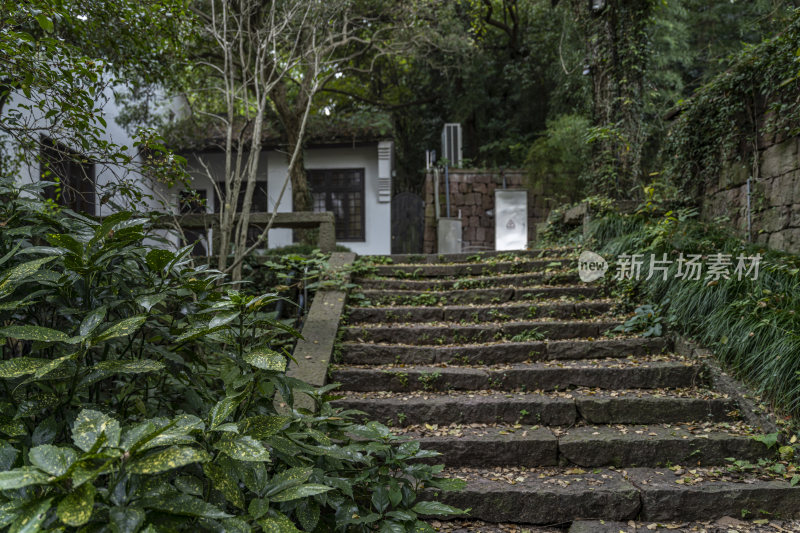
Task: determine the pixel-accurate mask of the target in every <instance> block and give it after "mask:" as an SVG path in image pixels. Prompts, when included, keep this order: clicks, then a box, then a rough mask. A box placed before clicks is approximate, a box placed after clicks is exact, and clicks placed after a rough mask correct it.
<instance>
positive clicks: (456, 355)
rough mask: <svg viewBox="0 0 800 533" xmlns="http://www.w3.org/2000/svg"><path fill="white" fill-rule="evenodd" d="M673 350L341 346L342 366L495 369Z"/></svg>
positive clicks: (620, 343) (634, 345)
mask: <svg viewBox="0 0 800 533" xmlns="http://www.w3.org/2000/svg"><path fill="white" fill-rule="evenodd" d="M671 349H672V343H671V342H670V340H669V339H667V338H664V337H658V338H642V337H628V338H619V339H598V340H591V341H590V340H557V341H549V342H544V341H534V342H505V343H494V344H470V345H458V346H419V345H407V344H369V343H359V342H347V343H342V344H341V345H340V346H339V351H340V358H341V361H340V362H341V363H344V364H350V365H390V364H395V363H405V364H410V365H432V364H440V363H448V364H451V365H452V364H477V365H484V364H487V365H494V364H503V363H523V362H526V361H544V360H565V361H568V360H580V359H599V358H602V357H617V358H623V357H628V356H641V355H649V354H657V353H662V352H666V351H669V350H671Z"/></svg>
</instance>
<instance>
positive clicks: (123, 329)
mask: <svg viewBox="0 0 800 533" xmlns="http://www.w3.org/2000/svg"><path fill="white" fill-rule="evenodd" d="M146 319H147V317H145V316H132V317H129V318H123V319H122V320H120V321H119V322H116V323H114V324H112V325H111V326H110V327H109V328H107V329H105V330H104V331H102V332H101V333H100V334H99V335H96V336H94V337H93V338H92V343H98V342H103V341H107V340H108V339H114V338H116V337H124V336H126V335H131V334H133V333H136V330H137V329H139V326H141V325H142V324H144V321H145V320H146Z"/></svg>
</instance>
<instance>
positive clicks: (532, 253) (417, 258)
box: [361, 247, 576, 264]
mask: <svg viewBox="0 0 800 533" xmlns="http://www.w3.org/2000/svg"><path fill="white" fill-rule="evenodd" d="M575 250H576V249H575V248H572V247H564V248H541V249H538V250H536V249H534V250H512V251H497V250H487V251H483V252H457V253H450V254H389V255H380V256H376V255H364V256H361V257H363V258H364V259H366V260H371V258H374V257H389V258H391V259H392V261H394V262H398V263H400V262H406V263H420V264H437V263H441V262H448V263H452V262H458V260H459V259H462V260H466V259H467V258H471V257H481V258H483V257H485V258H492V257H497V256H498V255H507V254H512V255H517V256H520V257H536V258H542V259H545V258H548V257H554V256H553V255H552V254H564V253H567V254H568V253H572V252H574V251H575ZM412 259H414V260H412ZM401 260H406V261H401ZM443 260H444V261H443ZM462 262H463V261H462Z"/></svg>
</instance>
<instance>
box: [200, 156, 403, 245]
mask: <svg viewBox="0 0 800 533" xmlns="http://www.w3.org/2000/svg"><path fill="white" fill-rule="evenodd" d="M304 157H305V166H306V168H307V169H310V170H313V169H337V168H341V169H345V168H347V169H355V168H363V169H364V209H365V211H364V220H365V228H364V230H365V240H364V241H363V242H353V241H347V242H340V243H339V244H341V245H342V246H346V247H348V248H349V249H351V250H352V251H354V252H356V253H359V254H384V253H386V254H388V253H389V252H390V249H391V204H390V203H389V202H379V201H378V146H377V145H371V146H358V147H334V148H310V149H308V150H306V151H305V154H304ZM199 159H202V161H203V162H204V163H205V165H206V166H207V167H208V170H209V171H210V172H211V173H212V174H213V175H214V179H215V180H216V181H221V180H222V176H223V175H224V165H225V161H224V156H223V154H221V153H204V154H198V155H195V156H190V157H188V158H187V161H188V162H189V168H190V172H191V174H192V176H193V180H194V181H193V184H194V187H195V188H196V189H205V190H206V191H207V195H208V199H209V200H208V205H207V207H208V210H209V212H213V210H214V204H213V202H214V194H213V187H212V184H211V181H210V179H209V178H208V176H207V172H206V171H205V170H204V169H203V167H202V165H201V164H200V162H199ZM287 175H288V163H287V158H286V155H285V154H284V153H280V152H277V151H265V152H264V153H262V155H261V159H260V160H259V179H266V181H267V195H268V197H269V208H270V209H273V208H274V207H275V204H276V203H277V202H278V198H279V196H280V192H281V188H282V187H283V186H284V183H285V182H286V178H287ZM291 210H292V186H291V183H287V184H286V189H285V191H284V193H283V196H282V197H281V198H280V204H279V205H278V211H279V212H289V211H291ZM268 243H269V247H270V248H276V247H281V246H287V245H289V244H292V230H290V229H283V228H279V229H274V230H270V233H269V236H268Z"/></svg>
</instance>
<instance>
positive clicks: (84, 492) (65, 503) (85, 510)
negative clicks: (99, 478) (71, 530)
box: [56, 483, 95, 526]
mask: <svg viewBox="0 0 800 533" xmlns="http://www.w3.org/2000/svg"><path fill="white" fill-rule="evenodd" d="M94 494H95V489H94V485H92V484H91V483H84V484H83V485H81V486H80V487H78V488H77V489H73V490H72V492H70V493H69V494H67V495H66V496H65V497H64V499H63V500H61V501H60V502H58V507H57V508H56V514H57V515H58V518H59V519H60V520H61V521H62V522H64V523H65V524H67V525H68V526H82V525H83V524H85V523H86V522H88V521H89V519H90V518H91V517H92V509H93V508H94Z"/></svg>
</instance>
